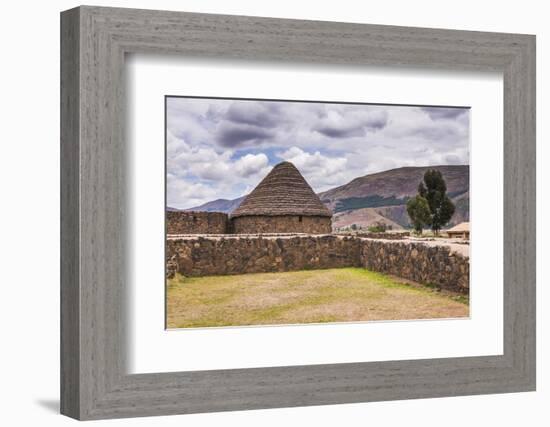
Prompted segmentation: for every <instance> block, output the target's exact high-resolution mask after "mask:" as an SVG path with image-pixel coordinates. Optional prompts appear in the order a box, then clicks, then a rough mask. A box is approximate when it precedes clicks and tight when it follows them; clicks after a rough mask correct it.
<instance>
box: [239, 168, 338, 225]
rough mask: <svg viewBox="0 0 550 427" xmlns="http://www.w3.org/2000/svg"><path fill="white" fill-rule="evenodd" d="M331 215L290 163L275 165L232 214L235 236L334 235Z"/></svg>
mask: <svg viewBox="0 0 550 427" xmlns="http://www.w3.org/2000/svg"><path fill="white" fill-rule="evenodd" d="M331 218H332V213H331V212H330V211H329V210H328V209H327V207H326V206H325V205H323V203H322V202H321V200H320V199H319V197H318V196H317V194H315V192H314V191H313V190H312V188H311V187H310V186H309V184H308V183H307V182H306V180H305V179H304V177H303V176H302V174H301V173H300V171H298V169H297V168H296V166H294V165H293V164H292V163H290V162H282V163H279V164H278V165H276V166H275V167H274V168H273V169H272V170H271V172H269V173H268V174H267V176H266V177H265V178H264V179H263V180H262V181H261V182H260V183H259V184H258V186H257V187H256V188H255V189H254V190H253V191H252V192H251V193H250V194H249V195H248V196H246V198H245V199H244V200H243V201H242V203H241V204H240V205H239V207H238V208H237V209H235V210H234V211H233V213H232V214H231V222H232V227H233V232H234V233H236V234H247V233H251V234H252V233H309V234H326V233H330V232H331V231H332V224H331Z"/></svg>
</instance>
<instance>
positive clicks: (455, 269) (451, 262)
mask: <svg viewBox="0 0 550 427" xmlns="http://www.w3.org/2000/svg"><path fill="white" fill-rule="evenodd" d="M361 261H362V265H363V266H364V267H365V268H367V269H369V270H372V271H378V272H381V273H387V274H393V275H395V276H398V277H402V278H404V279H409V280H413V281H415V282H418V283H424V284H432V285H436V286H438V287H440V288H442V289H446V290H451V291H455V292H461V293H468V290H469V287H470V260H469V258H468V257H464V256H462V255H460V254H458V253H452V252H451V251H450V249H449V248H448V247H447V246H427V245H424V244H422V243H411V242H389V241H383V240H372V239H364V240H363V241H362V244H361Z"/></svg>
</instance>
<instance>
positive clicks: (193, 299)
mask: <svg viewBox="0 0 550 427" xmlns="http://www.w3.org/2000/svg"><path fill="white" fill-rule="evenodd" d="M468 314H469V306H468V299H467V298H466V297H463V296H456V295H450V294H444V293H441V292H437V290H435V289H433V288H430V287H427V286H421V285H415V284H410V283H409V284H406V283H401V282H400V280H399V279H396V278H393V277H389V276H387V275H384V274H380V273H374V272H371V271H368V270H365V269H362V268H338V269H330V270H309V271H293V272H285V273H259V274H244V275H237V276H209V277H196V278H186V277H182V276H176V277H175V278H174V279H170V280H168V286H167V326H168V328H170V329H173V328H196V327H211V326H245V325H275V324H297V323H321V322H350V321H352V322H358V321H368V320H404V319H434V318H455V317H467V316H468Z"/></svg>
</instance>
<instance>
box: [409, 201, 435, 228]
mask: <svg viewBox="0 0 550 427" xmlns="http://www.w3.org/2000/svg"><path fill="white" fill-rule="evenodd" d="M407 214H408V215H409V218H410V219H411V222H412V224H413V227H414V231H416V232H417V233H418V234H422V229H423V228H424V226H426V225H429V224H430V221H431V215H430V206H429V205H428V201H427V200H426V199H425V198H424V197H422V196H421V195H420V194H418V195H416V196H415V197H413V198H412V199H410V200H409V201H408V202H407Z"/></svg>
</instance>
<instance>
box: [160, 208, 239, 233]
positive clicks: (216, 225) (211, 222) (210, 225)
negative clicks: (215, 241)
mask: <svg viewBox="0 0 550 427" xmlns="http://www.w3.org/2000/svg"><path fill="white" fill-rule="evenodd" d="M229 231H230V230H229V217H228V215H227V214H225V213H223V212H190V211H167V212H166V232H167V234H169V235H170V234H225V233H228V232H229Z"/></svg>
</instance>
